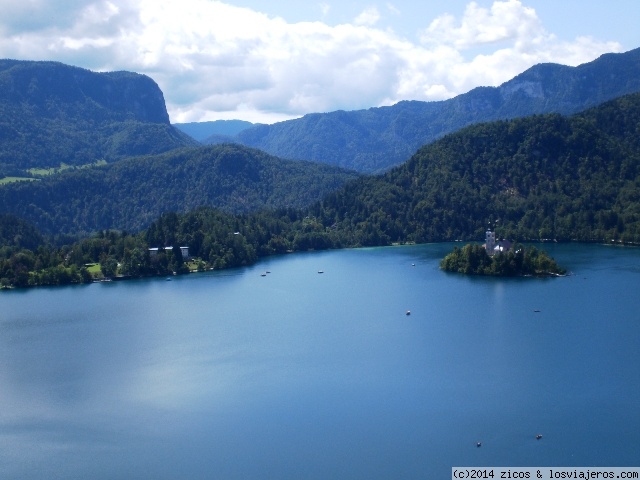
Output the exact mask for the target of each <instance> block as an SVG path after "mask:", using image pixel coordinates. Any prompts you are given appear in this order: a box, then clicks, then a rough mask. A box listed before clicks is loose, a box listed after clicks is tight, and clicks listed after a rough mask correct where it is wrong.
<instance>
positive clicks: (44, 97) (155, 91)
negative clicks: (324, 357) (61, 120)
mask: <svg viewBox="0 0 640 480" xmlns="http://www.w3.org/2000/svg"><path fill="white" fill-rule="evenodd" d="M0 102H2V103H5V102H6V103H8V104H11V105H13V106H22V107H27V108H29V109H32V110H34V111H35V112H37V113H38V114H40V115H44V116H47V117H49V118H51V117H52V116H56V115H58V114H59V113H61V111H62V112H64V113H65V114H67V115H73V114H74V112H75V111H79V113H82V114H83V115H91V116H93V117H95V118H96V119H109V120H120V121H123V120H136V121H140V122H152V123H166V124H168V123H169V115H168V114H167V109H166V106H165V102H164V96H163V95H162V91H161V90H160V88H159V87H158V85H157V84H156V83H155V82H154V81H153V80H152V79H151V78H149V77H147V76H145V75H140V74H137V73H130V72H109V73H96V72H91V71H89V70H85V69H82V68H77V67H72V66H68V65H64V64H61V63H57V62H25V61H17V60H0Z"/></svg>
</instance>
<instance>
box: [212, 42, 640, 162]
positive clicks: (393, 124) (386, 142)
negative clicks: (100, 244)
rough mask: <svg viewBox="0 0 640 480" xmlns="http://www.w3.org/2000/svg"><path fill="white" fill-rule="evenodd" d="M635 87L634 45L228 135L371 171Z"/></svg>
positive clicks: (638, 54)
mask: <svg viewBox="0 0 640 480" xmlns="http://www.w3.org/2000/svg"><path fill="white" fill-rule="evenodd" d="M639 90H640V49H635V50H631V51H629V52H626V53H620V54H613V53H610V54H606V55H602V56H601V57H600V58H598V59H596V60H594V61H592V62H590V63H586V64H584V65H580V66H577V67H568V66H563V65H557V64H541V65H536V66H534V67H532V68H530V69H528V70H527V71H525V72H523V73H522V74H520V75H518V76H516V77H515V78H513V79H512V80H509V81H508V82H506V83H504V84H503V85H501V86H499V87H479V88H476V89H474V90H471V91H470V92H468V93H466V94H463V95H459V96H457V97H455V98H452V99H450V100H445V101H441V102H418V101H405V102H400V103H398V104H396V105H393V106H390V107H380V108H370V109H368V110H359V111H352V112H345V111H337V112H331V113H313V114H309V115H305V116H304V117H302V118H300V119H296V120H288V121H285V122H280V123H276V124H273V125H256V126H254V127H251V128H247V129H245V130H242V131H241V132H240V133H238V134H237V135H236V137H235V138H234V141H237V142H238V143H241V144H243V145H247V146H251V147H255V148H259V149H261V150H264V151H266V152H268V153H271V154H272V155H277V156H280V157H283V158H292V159H305V160H311V161H315V162H322V163H328V164H331V165H338V166H341V167H344V168H348V169H353V170H356V171H359V172H363V173H376V172H382V171H386V170H388V169H389V168H391V167H393V166H395V165H399V164H400V163H402V162H404V161H406V160H407V159H408V158H409V157H410V156H411V155H413V154H414V153H415V151H416V150H417V149H418V148H420V147H421V146H422V145H424V144H427V143H430V142H432V141H434V140H436V139H437V138H440V137H442V136H443V135H445V134H447V133H450V132H453V131H456V130H458V129H460V128H462V127H465V126H467V125H471V124H474V123H479V122H486V121H491V120H500V119H508V118H515V117H522V116H526V115H532V114H539V113H550V112H555V113H562V114H571V113H575V112H579V111H581V110H584V109H586V108H589V107H592V106H595V105H598V104H600V103H602V102H604V101H606V100H610V99H612V98H616V97H619V96H622V95H626V94H628V93H633V92H637V91H639ZM220 140H221V139H219V138H215V137H214V138H213V139H210V140H209V142H210V143H218V142H219V141H220ZM223 140H224V141H228V140H229V139H228V138H224V139H223Z"/></svg>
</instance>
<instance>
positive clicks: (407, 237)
mask: <svg viewBox="0 0 640 480" xmlns="http://www.w3.org/2000/svg"><path fill="white" fill-rule="evenodd" d="M312 213H313V215H314V216H315V217H316V218H318V219H319V221H321V222H322V223H323V224H324V225H332V226H333V228H334V229H335V230H337V231H340V232H342V233H341V235H342V236H343V237H344V238H350V239H351V240H349V242H350V243H358V244H361V245H384V244H388V243H391V242H396V241H400V242H406V241H415V242H429V241H443V240H459V239H462V240H474V239H475V240H477V239H481V238H483V232H484V229H485V228H486V225H487V222H497V225H498V231H497V233H498V235H499V236H501V237H507V238H512V239H516V240H518V241H525V240H540V239H556V240H558V241H570V240H578V241H598V242H600V241H606V242H610V241H615V242H627V243H640V94H633V95H629V96H625V97H622V98H619V99H616V100H613V101H610V102H607V103H605V104H603V105H601V106H599V107H596V108H594V109H591V110H588V111H586V112H584V113H581V114H577V115H575V116H571V117H565V116H561V115H559V114H546V115H537V116H532V117H527V118H521V119H513V120H507V121H497V122H492V123H486V124H478V125H474V126H471V127H467V128H465V129H463V130H461V131H459V132H456V133H453V134H449V135H447V136H445V137H444V138H442V139H440V140H438V141H437V142H434V143H433V144H430V145H427V146H425V147H423V148H421V149H420V150H419V151H418V152H417V153H416V155H414V156H413V157H412V158H411V159H410V160H409V161H408V162H406V163H405V164H403V165H402V166H400V167H397V168H395V169H393V170H391V171H389V172H387V173H386V174H385V175H383V176H380V177H365V178H362V179H360V180H357V181H356V182H355V183H353V184H350V185H348V186H347V187H345V188H343V189H341V190H340V191H338V192H335V193H333V194H330V195H329V196H328V197H327V198H326V199H325V200H324V201H323V202H321V203H320V204H318V205H317V206H316V207H315V208H314V210H313V212H312Z"/></svg>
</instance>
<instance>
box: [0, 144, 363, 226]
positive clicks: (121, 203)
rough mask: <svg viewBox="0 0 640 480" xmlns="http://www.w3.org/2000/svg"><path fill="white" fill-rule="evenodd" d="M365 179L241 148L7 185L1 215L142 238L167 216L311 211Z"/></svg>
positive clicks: (206, 149)
mask: <svg viewBox="0 0 640 480" xmlns="http://www.w3.org/2000/svg"><path fill="white" fill-rule="evenodd" d="M357 177H358V175H357V174H356V173H355V172H348V171H345V170H341V169H338V168H336V167H332V166H330V165H322V164H317V163H311V162H302V161H292V160H282V159H279V158H276V157H273V156H271V155H267V154H266V153H264V152H261V151H259V150H255V149H251V148H247V147H243V146H240V145H217V146H202V147H196V148H186V149H178V150H172V151H170V152H167V153H164V154H161V155H149V156H144V157H133V158H128V159H125V160H121V161H119V162H117V163H113V164H109V165H104V166H101V167H95V168H86V169H77V170H70V171H66V172H63V173H59V174H57V175H54V176H50V177H47V178H43V179H42V180H39V181H35V182H15V183H11V184H7V185H4V186H2V187H0V211H3V212H7V213H13V214H15V215H16V216H19V217H21V218H23V219H25V220H28V221H29V222H31V223H32V224H34V225H35V226H36V227H37V228H38V229H39V230H40V231H42V232H43V233H46V234H50V235H61V234H62V235H74V236H86V235H90V234H92V233H94V232H96V231H98V230H109V229H118V230H129V231H139V230H141V229H143V228H146V227H147V226H148V225H149V224H150V223H151V222H152V221H153V220H155V219H157V218H158V217H159V216H160V215H161V214H162V213H163V212H170V211H173V212H187V211H189V210H193V209H195V208H197V207H200V206H213V207H218V208H220V209H221V210H224V211H226V212H232V213H243V212H249V211H255V210H260V209H265V208H271V209H273V208H279V207H291V208H303V207H306V206H308V205H309V204H311V203H313V202H315V201H317V200H319V199H320V198H322V197H323V196H324V195H326V194H327V193H329V192H331V191H334V190H337V189H338V188H340V187H341V186H342V185H343V184H345V183H346V182H348V181H350V180H353V179H354V178H357Z"/></svg>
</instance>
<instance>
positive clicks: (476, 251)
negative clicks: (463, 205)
mask: <svg viewBox="0 0 640 480" xmlns="http://www.w3.org/2000/svg"><path fill="white" fill-rule="evenodd" d="M440 268H441V269H442V270H445V271H447V272H457V273H464V274H467V275H489V276H497V277H518V276H538V277H543V276H544V277H546V276H561V275H565V274H566V270H565V269H564V268H561V267H560V266H558V264H557V263H556V262H555V260H554V259H553V258H551V257H549V256H548V255H547V254H546V253H545V252H543V251H541V250H538V249H537V248H535V247H533V246H529V247H525V246H523V245H522V244H513V245H512V244H511V243H510V242H495V234H494V233H493V232H491V231H490V230H489V231H487V242H486V243H485V244H484V245H478V244H468V245H465V246H464V247H462V248H459V247H455V248H454V249H453V251H452V252H451V253H449V254H448V255H447V256H446V257H444V259H443V260H442V261H441V262H440Z"/></svg>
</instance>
